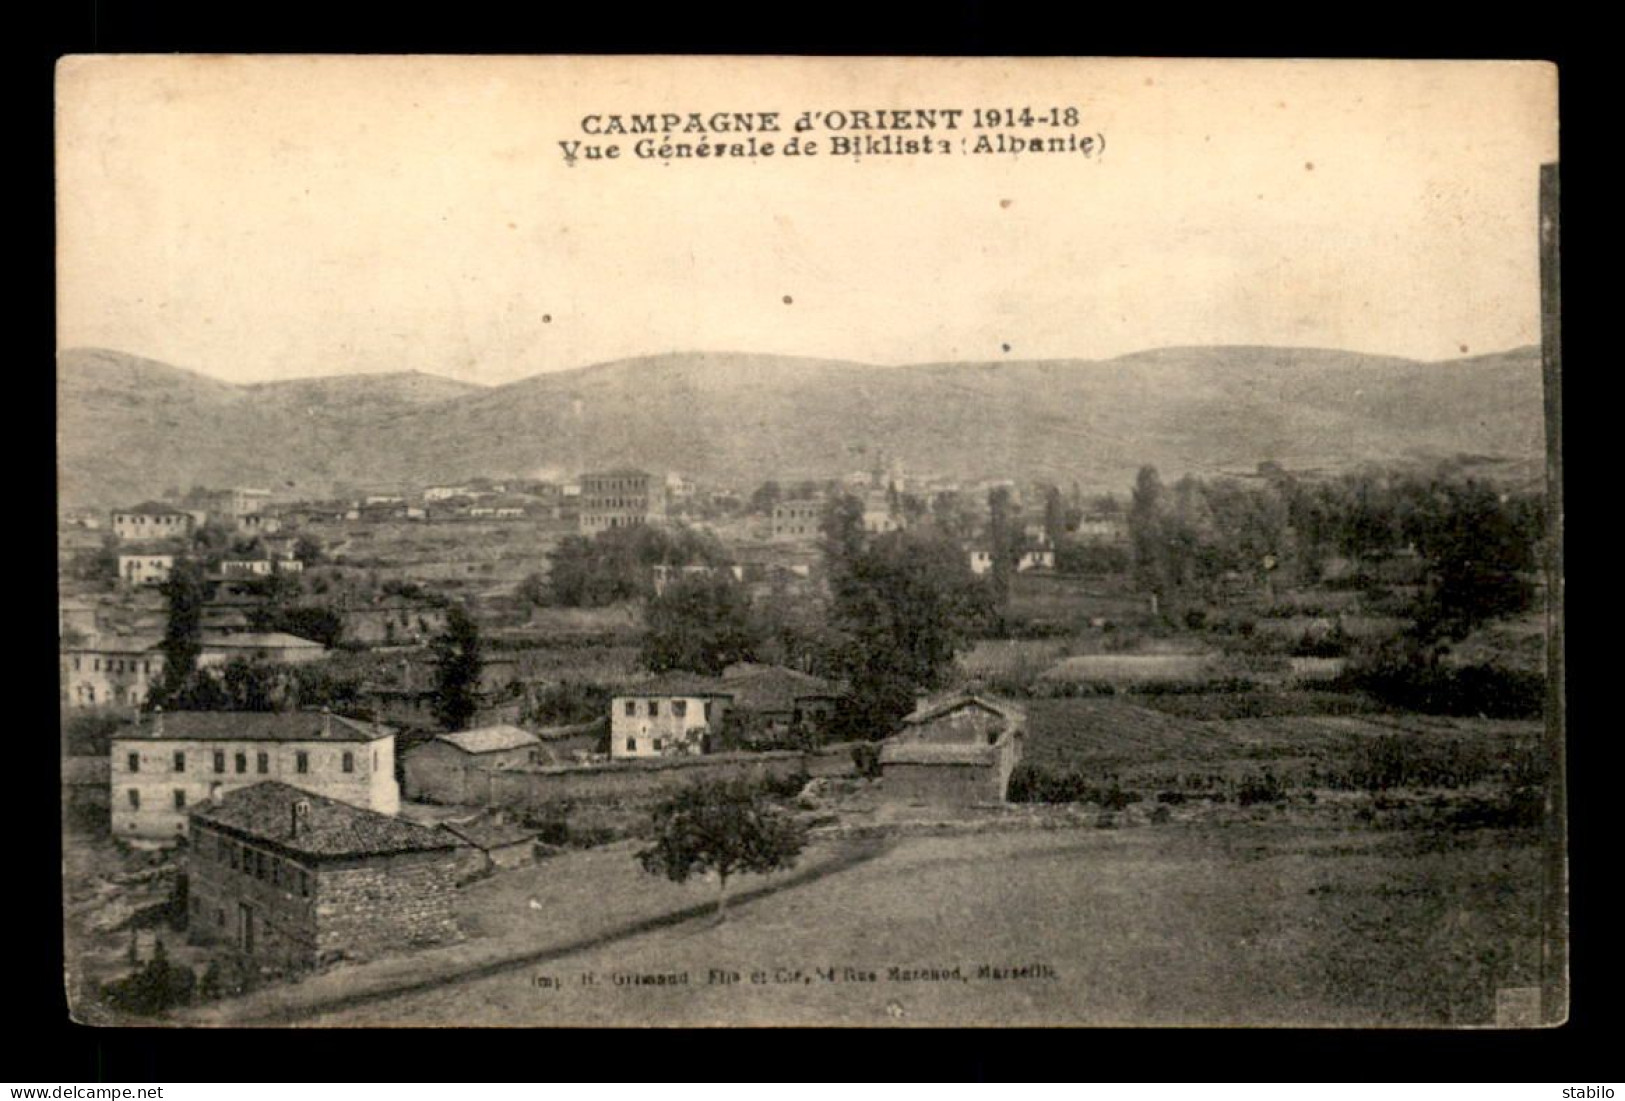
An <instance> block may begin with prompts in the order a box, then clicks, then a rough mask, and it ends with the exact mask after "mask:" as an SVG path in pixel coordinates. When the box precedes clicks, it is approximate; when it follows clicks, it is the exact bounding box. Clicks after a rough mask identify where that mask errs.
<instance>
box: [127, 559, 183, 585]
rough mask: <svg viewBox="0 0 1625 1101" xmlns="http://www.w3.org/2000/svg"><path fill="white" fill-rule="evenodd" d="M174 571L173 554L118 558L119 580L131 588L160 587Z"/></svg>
mask: <svg viewBox="0 0 1625 1101" xmlns="http://www.w3.org/2000/svg"><path fill="white" fill-rule="evenodd" d="M174 570H175V556H174V555H173V554H157V553H149V554H121V555H119V556H118V576H119V580H120V581H122V582H123V583H124V584H126V585H128V586H130V587H131V588H136V587H139V586H143V585H162V584H163V583H164V582H165V581H168V580H169V575H170V574H171V573H173V572H174Z"/></svg>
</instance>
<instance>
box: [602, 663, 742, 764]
mask: <svg viewBox="0 0 1625 1101" xmlns="http://www.w3.org/2000/svg"><path fill="white" fill-rule="evenodd" d="M732 698H733V693H732V692H730V691H729V690H728V689H727V687H726V686H724V685H723V684H722V683H721V682H720V681H717V680H714V679H712V678H709V677H697V676H692V675H687V674H674V675H669V676H662V677H655V678H653V679H651V680H647V681H643V682H641V683H638V684H629V685H624V686H622V687H621V688H618V689H616V692H615V697H614V698H613V699H612V700H611V701H610V705H609V724H610V727H609V753H610V756H611V757H612V758H614V759H616V760H620V759H624V758H636V757H665V756H681V755H688V754H695V753H704V752H706V751H707V749H708V748H709V747H708V745H707V741H708V739H709V738H710V736H711V734H712V733H713V732H714V731H715V730H717V729H718V727H719V725H720V724H721V722H722V716H723V713H724V712H725V711H726V709H727V707H728V704H729V702H730V701H731V700H732Z"/></svg>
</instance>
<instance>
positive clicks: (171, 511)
mask: <svg viewBox="0 0 1625 1101" xmlns="http://www.w3.org/2000/svg"><path fill="white" fill-rule="evenodd" d="M195 527H197V518H196V517H194V516H193V515H192V514H191V513H190V512H183V511H181V510H180V509H178V508H176V507H174V506H173V505H166V504H163V503H161V502H159V501H143V502H142V503H141V504H139V505H136V506H135V507H134V508H126V509H114V510H113V534H114V535H116V536H118V537H119V538H120V539H123V540H128V541H130V542H152V541H154V540H158V539H182V538H185V537H186V536H188V535H191V534H192V530H193V529H194V528H195Z"/></svg>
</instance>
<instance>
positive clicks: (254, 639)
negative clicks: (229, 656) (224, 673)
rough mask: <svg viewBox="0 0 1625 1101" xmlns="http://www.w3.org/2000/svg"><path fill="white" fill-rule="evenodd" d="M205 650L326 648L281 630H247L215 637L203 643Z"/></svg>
mask: <svg viewBox="0 0 1625 1101" xmlns="http://www.w3.org/2000/svg"><path fill="white" fill-rule="evenodd" d="M203 648H204V649H205V650H209V649H227V648H238V649H245V650H309V649H312V648H314V649H317V650H325V649H326V647H325V646H323V645H322V644H321V643H319V642H315V641H312V640H311V639H308V638H300V637H299V636H298V635H289V634H284V633H283V632H281V631H264V632H260V631H245V632H243V633H242V634H239V635H228V636H225V637H222V638H214V639H210V640H209V641H207V642H205V643H204V644H203Z"/></svg>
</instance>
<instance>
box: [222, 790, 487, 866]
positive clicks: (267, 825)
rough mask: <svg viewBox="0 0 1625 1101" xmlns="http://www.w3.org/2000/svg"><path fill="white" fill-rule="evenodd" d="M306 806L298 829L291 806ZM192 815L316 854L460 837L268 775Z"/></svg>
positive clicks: (449, 842)
mask: <svg viewBox="0 0 1625 1101" xmlns="http://www.w3.org/2000/svg"><path fill="white" fill-rule="evenodd" d="M300 803H304V804H306V805H308V806H309V808H310V809H309V811H308V812H307V813H306V814H305V816H304V819H303V822H302V825H301V828H300V829H299V831H298V833H295V831H294V817H295V810H294V808H295V807H296V806H297V805H298V804H300ZM191 817H192V820H193V821H194V822H202V823H206V824H208V825H211V826H215V827H217V828H219V829H221V830H224V831H225V832H228V833H232V834H235V835H237V836H240V837H244V838H247V839H250V840H253V841H259V842H263V843H268V844H271V845H274V846H276V847H277V848H280V849H284V850H286V851H288V852H291V853H297V854H300V855H305V856H318V857H356V856H384V855H390V854H394V853H409V852H433V851H436V850H443V849H455V848H456V847H457V846H458V844H459V842H458V840H457V839H456V837H454V836H450V835H447V834H445V833H442V832H441V831H439V830H436V829H430V828H429V827H427V826H419V825H414V824H413V823H411V822H405V821H402V820H401V819H398V818H391V817H389V816H388V815H387V814H379V813H378V812H376V811H370V810H365V809H363V808H361V807H352V806H350V805H349V804H347V803H340V802H338V801H336V800H333V799H326V798H323V797H322V796H320V795H313V794H311V793H310V792H307V791H301V790H300V789H299V788H296V787H293V786H291V785H289V784H282V783H278V782H276V781H275V780H267V781H264V782H262V783H258V784H253V785H250V786H249V787H246V788H240V789H238V790H237V791H234V792H231V793H230V794H228V795H226V796H225V797H224V798H222V799H221V800H220V801H219V802H215V803H203V804H200V805H199V806H198V807H197V809H195V810H193V811H192V814H191Z"/></svg>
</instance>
